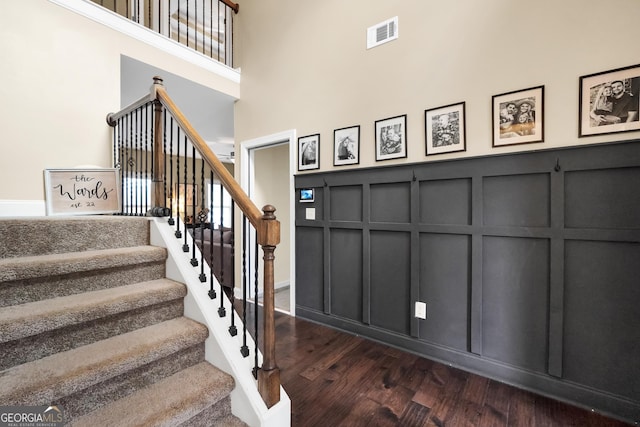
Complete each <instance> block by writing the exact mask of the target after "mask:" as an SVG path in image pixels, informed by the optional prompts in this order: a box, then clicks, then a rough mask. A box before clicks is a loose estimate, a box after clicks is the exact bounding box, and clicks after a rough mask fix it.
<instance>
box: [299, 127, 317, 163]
mask: <svg viewBox="0 0 640 427" xmlns="http://www.w3.org/2000/svg"><path fill="white" fill-rule="evenodd" d="M319 167H320V134H319V133H317V134H315V135H307V136H302V137H300V138H298V170H299V171H305V170H310V169H318V168H319Z"/></svg>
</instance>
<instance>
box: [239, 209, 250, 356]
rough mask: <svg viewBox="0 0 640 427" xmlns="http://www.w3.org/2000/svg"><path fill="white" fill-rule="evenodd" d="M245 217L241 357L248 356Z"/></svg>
mask: <svg viewBox="0 0 640 427" xmlns="http://www.w3.org/2000/svg"><path fill="white" fill-rule="evenodd" d="M246 236H247V217H246V216H245V215H242V347H240V354H242V357H247V356H249V347H248V346H247V250H246V249H247V237H246Z"/></svg>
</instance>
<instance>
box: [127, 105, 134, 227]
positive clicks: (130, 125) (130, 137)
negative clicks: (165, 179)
mask: <svg viewBox="0 0 640 427" xmlns="http://www.w3.org/2000/svg"><path fill="white" fill-rule="evenodd" d="M127 116H128V117H129V141H128V143H127V196H128V198H129V207H128V209H127V215H131V209H132V208H131V207H132V206H133V191H132V189H131V185H132V183H131V167H132V164H131V158H132V157H131V156H130V155H129V148H131V151H133V148H132V144H133V143H132V141H133V119H132V115H131V114H128V115H127Z"/></svg>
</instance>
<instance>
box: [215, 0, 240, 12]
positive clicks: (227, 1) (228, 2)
mask: <svg viewBox="0 0 640 427" xmlns="http://www.w3.org/2000/svg"><path fill="white" fill-rule="evenodd" d="M220 1H221V2H222V3H224V4H226V5H227V6H229V7H230V8H231V9H232V10H233V11H234V12H235V13H236V14H237V13H238V10H240V5H239V4H238V3H234V2H232V1H231V0H220Z"/></svg>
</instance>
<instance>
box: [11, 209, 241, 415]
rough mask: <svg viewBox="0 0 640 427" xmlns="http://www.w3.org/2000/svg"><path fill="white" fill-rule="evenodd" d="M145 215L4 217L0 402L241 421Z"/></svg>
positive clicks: (229, 385) (71, 411)
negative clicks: (206, 354) (188, 315)
mask: <svg viewBox="0 0 640 427" xmlns="http://www.w3.org/2000/svg"><path fill="white" fill-rule="evenodd" d="M166 257H167V253H166V250H165V249H164V248H158V247H153V246H149V222H148V220H147V219H145V218H128V217H108V216H99V217H73V218H31V219H29V218H26V219H24V220H22V219H0V405H3V406H9V405H18V406H22V405H26V406H36V405H59V406H61V407H62V408H63V410H64V414H65V418H66V420H67V421H68V422H69V423H68V425H72V426H159V425H162V426H178V425H180V426H243V425H245V424H243V423H242V422H241V421H240V420H238V419H237V418H236V417H234V416H233V415H232V414H231V403H230V402H231V400H230V397H229V393H230V392H231V390H232V389H233V387H234V381H233V379H232V378H231V377H230V376H229V375H227V374H225V373H223V372H222V371H220V370H218V369H217V368H215V367H213V366H212V365H211V364H209V363H208V362H206V361H205V360H204V340H205V339H206V338H207V336H208V331H207V328H206V327H205V326H203V325H201V324H199V323H197V322H195V321H193V320H190V319H188V318H186V317H183V298H184V296H185V294H186V287H185V285H183V284H181V283H177V282H174V281H172V280H169V279H166V278H165V260H166Z"/></svg>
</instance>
